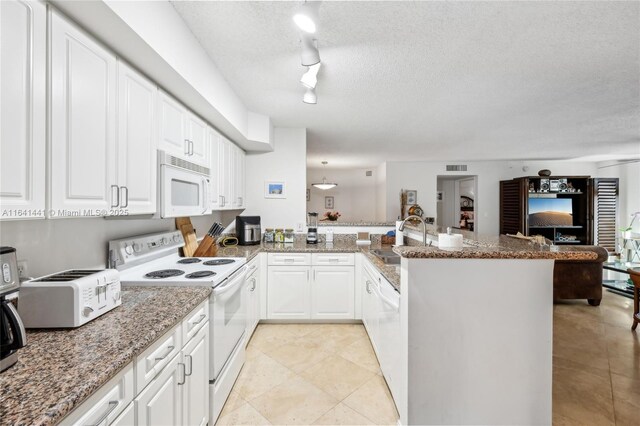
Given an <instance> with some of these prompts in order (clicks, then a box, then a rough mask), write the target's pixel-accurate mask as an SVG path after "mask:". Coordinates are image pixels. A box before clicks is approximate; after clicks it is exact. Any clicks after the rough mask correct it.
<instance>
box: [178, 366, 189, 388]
mask: <svg viewBox="0 0 640 426" xmlns="http://www.w3.org/2000/svg"><path fill="white" fill-rule="evenodd" d="M178 367H182V381H181V382H178V384H179V385H184V384H185V383H186V382H187V368H186V367H185V365H184V364H183V363H182V362H179V363H178Z"/></svg>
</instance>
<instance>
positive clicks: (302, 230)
mask: <svg viewBox="0 0 640 426" xmlns="http://www.w3.org/2000/svg"><path fill="white" fill-rule="evenodd" d="M296 231H297V232H304V225H303V224H302V223H299V222H298V223H297V224H296Z"/></svg>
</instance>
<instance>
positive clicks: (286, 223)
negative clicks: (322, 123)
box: [242, 128, 307, 231]
mask: <svg viewBox="0 0 640 426" xmlns="http://www.w3.org/2000/svg"><path fill="white" fill-rule="evenodd" d="M306 173H307V131H306V129H298V128H296V129H293V128H275V129H274V150H273V152H268V153H263V154H248V155H247V176H246V178H247V181H246V188H247V189H246V191H247V194H246V197H247V209H246V210H245V211H244V212H243V213H242V214H243V215H247V216H251V215H258V216H261V223H262V227H263V229H264V228H293V229H296V230H297V229H300V230H301V231H302V230H303V229H302V228H299V227H304V226H305V225H306V220H307V219H306V215H307V213H306V199H307V194H306V181H307V179H306ZM265 181H278V182H280V181H284V182H285V183H286V196H287V198H285V199H278V198H265V197H264V185H265Z"/></svg>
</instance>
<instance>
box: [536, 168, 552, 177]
mask: <svg viewBox="0 0 640 426" xmlns="http://www.w3.org/2000/svg"><path fill="white" fill-rule="evenodd" d="M538 176H551V170H549V169H542V170H540V171H539V172H538Z"/></svg>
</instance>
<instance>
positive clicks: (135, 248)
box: [133, 243, 142, 253]
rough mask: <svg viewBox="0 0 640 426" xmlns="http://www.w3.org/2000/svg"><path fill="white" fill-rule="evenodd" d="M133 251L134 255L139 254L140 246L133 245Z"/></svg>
mask: <svg viewBox="0 0 640 426" xmlns="http://www.w3.org/2000/svg"><path fill="white" fill-rule="evenodd" d="M133 251H135V252H136V253H140V251H142V244H138V243H134V244H133Z"/></svg>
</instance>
